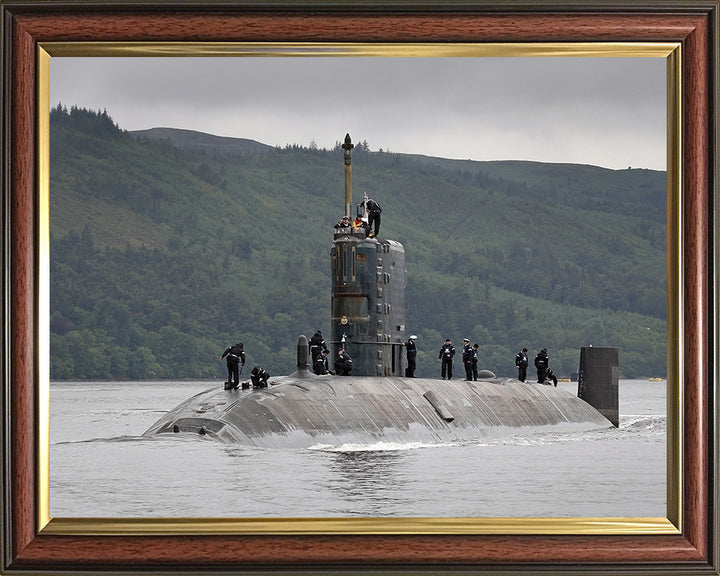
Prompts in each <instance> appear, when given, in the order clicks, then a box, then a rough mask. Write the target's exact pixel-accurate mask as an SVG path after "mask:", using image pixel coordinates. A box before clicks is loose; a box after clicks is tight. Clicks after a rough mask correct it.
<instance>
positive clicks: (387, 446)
mask: <svg viewBox="0 0 720 576" xmlns="http://www.w3.org/2000/svg"><path fill="white" fill-rule="evenodd" d="M438 446H441V444H425V443H422V442H376V443H374V444H340V445H337V446H335V445H332V444H315V445H314V446H310V448H308V450H320V451H323V452H399V451H403V450H417V449H419V448H436V447H438Z"/></svg>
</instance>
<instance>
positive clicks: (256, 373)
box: [250, 366, 270, 388]
mask: <svg viewBox="0 0 720 576" xmlns="http://www.w3.org/2000/svg"><path fill="white" fill-rule="evenodd" d="M268 378H270V374H268V373H267V371H266V370H265V369H264V368H262V367H261V366H255V367H254V368H253V369H252V371H251V372H250V380H252V385H253V388H267V386H268Z"/></svg>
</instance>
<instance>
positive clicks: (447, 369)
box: [438, 338, 455, 380]
mask: <svg viewBox="0 0 720 576" xmlns="http://www.w3.org/2000/svg"><path fill="white" fill-rule="evenodd" d="M453 356H455V346H453V345H452V341H451V340H450V338H446V339H445V344H443V345H442V348H440V354H439V355H438V360H440V361H441V362H442V368H441V369H440V375H441V377H442V379H443V380H445V374H447V379H448V380H452V365H453Z"/></svg>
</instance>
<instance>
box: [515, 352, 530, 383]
mask: <svg viewBox="0 0 720 576" xmlns="http://www.w3.org/2000/svg"><path fill="white" fill-rule="evenodd" d="M515 366H516V367H517V369H518V380H520V382H525V378H526V377H527V367H528V355H527V348H523V349H522V350H520V352H518V353H517V354H516V355H515Z"/></svg>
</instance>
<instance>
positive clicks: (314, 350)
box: [310, 330, 328, 365]
mask: <svg viewBox="0 0 720 576" xmlns="http://www.w3.org/2000/svg"><path fill="white" fill-rule="evenodd" d="M327 349H328V347H327V344H325V340H324V338H323V335H322V332H320V330H317V331H316V332H315V334H313V335H312V338H310V357H311V358H312V361H313V365H314V364H315V360H317V359H318V357H319V356H320V355H321V354H322V353H323V351H327Z"/></svg>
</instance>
